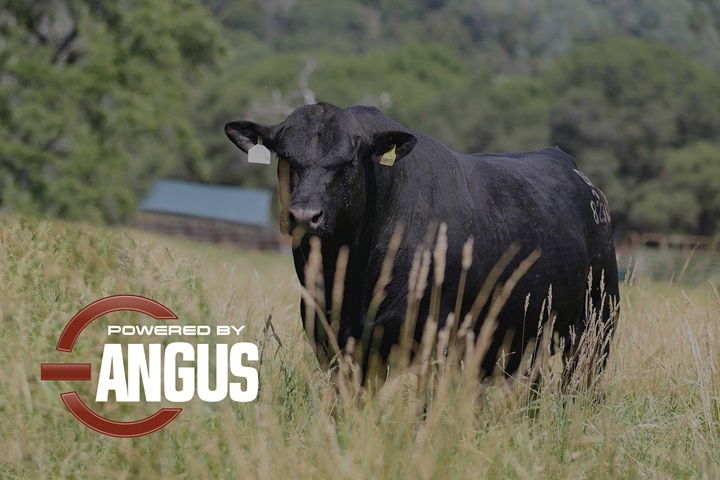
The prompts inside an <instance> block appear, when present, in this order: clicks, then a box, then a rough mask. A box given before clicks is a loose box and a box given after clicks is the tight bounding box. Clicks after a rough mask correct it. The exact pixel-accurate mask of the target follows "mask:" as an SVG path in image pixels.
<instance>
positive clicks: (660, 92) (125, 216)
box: [0, 0, 720, 236]
mask: <svg viewBox="0 0 720 480" xmlns="http://www.w3.org/2000/svg"><path fill="white" fill-rule="evenodd" d="M0 46H1V47H0V72H1V75H2V79H3V80H2V82H0V115H1V116H2V118H3V121H2V122H0V137H2V138H3V139H4V140H3V142H2V143H1V144H0V178H1V180H0V208H2V209H5V210H9V211H14V212H23V213H31V214H34V215H37V214H40V215H43V216H48V215H49V216H55V217H60V218H65V219H71V220H78V219H81V220H86V221H93V222H106V223H114V224H117V223H123V222H126V221H128V220H130V219H131V218H132V216H133V215H134V213H135V211H136V207H137V204H138V201H139V199H140V198H141V197H142V195H144V193H145V192H146V191H147V189H148V188H149V186H150V185H151V183H152V181H153V180H155V179H156V178H158V177H162V176H173V177H179V178H186V179H192V180H197V181H205V182H219V183H230V184H238V185H245V186H252V187H258V186H260V187H269V188H272V187H273V186H274V185H275V182H276V180H275V174H274V169H272V168H263V167H258V166H251V165H248V164H247V162H246V161H245V159H244V157H243V156H242V155H241V154H240V153H239V152H238V151H237V149H235V148H234V147H233V146H232V145H231V144H230V142H228V141H227V139H226V138H225V136H224V135H223V132H222V129H223V125H224V124H225V123H226V122H227V121H230V120H235V119H240V118H246V119H255V120H258V121H262V122H267V123H275V122H278V121H281V120H282V119H283V118H284V116H285V115H287V113H289V112H290V111H292V110H293V109H294V108H296V107H299V106H301V105H303V104H305V103H308V102H314V101H316V100H324V101H328V102H331V103H335V104H338V105H341V106H348V105H352V104H358V103H360V104H369V105H375V106H378V107H379V108H381V109H382V110H383V111H385V112H386V113H388V114H389V115H390V116H392V117H393V118H395V119H397V120H398V121H400V122H402V123H404V124H405V125H407V126H408V127H410V128H413V129H417V130H421V131H425V132H427V133H430V134H431V135H433V136H436V137H437V138H438V139H439V140H441V141H443V142H445V143H447V144H448V145H449V146H451V147H452V148H454V149H456V150H458V151H464V152H470V151H473V152H474V151H518V150H524V149H535V148H542V147H545V146H548V145H559V146H560V147H562V148H563V149H565V150H566V151H568V152H569V153H570V154H572V155H574V156H575V157H576V159H577V161H578V163H579V165H580V167H581V168H582V169H583V170H584V171H585V172H587V173H588V175H589V176H590V178H591V179H592V180H593V181H594V182H595V183H596V184H597V185H598V186H599V187H600V188H601V189H603V191H605V193H606V195H607V197H608V199H609V202H610V206H611V210H612V213H613V217H612V218H613V227H614V230H615V232H616V235H618V236H620V235H622V234H623V232H625V231H626V230H627V229H639V230H645V231H662V232H673V233H697V234H704V235H713V234H715V233H717V232H718V230H719V229H720V225H719V224H718V222H719V221H720V220H719V219H720V200H719V199H720V143H718V142H719V140H718V139H720V117H719V116H718V115H717V112H718V111H720V76H719V75H718V72H720V2H718V1H717V0H662V1H658V0H638V1H633V2H627V1H624V0H553V1H549V0H543V1H537V2H529V1H525V0H512V1H503V2H479V1H476V0H423V1H414V0H366V1H361V0H348V1H342V2H337V1H333V0H303V1H299V0H263V1H260V0H241V1H230V0H202V1H200V0H182V1H176V2H173V1H169V0H159V1H155V2H123V1H121V0H112V1H107V2H96V1H90V0H59V1H54V2H29V1H12V2H7V1H6V2H2V3H0Z"/></svg>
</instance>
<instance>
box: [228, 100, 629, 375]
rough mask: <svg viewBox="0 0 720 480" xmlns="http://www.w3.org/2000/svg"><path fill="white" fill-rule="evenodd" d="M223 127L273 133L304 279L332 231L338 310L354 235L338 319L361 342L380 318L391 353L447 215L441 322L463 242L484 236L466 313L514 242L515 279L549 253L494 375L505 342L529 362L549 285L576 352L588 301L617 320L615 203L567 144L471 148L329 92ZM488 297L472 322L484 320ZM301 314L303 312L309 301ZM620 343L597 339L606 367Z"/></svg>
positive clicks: (516, 301) (328, 283) (531, 281)
mask: <svg viewBox="0 0 720 480" xmlns="http://www.w3.org/2000/svg"><path fill="white" fill-rule="evenodd" d="M225 132H226V134H227V135H228V137H229V138H230V139H231V140H232V141H233V143H235V144H236V145H237V146H238V147H239V148H240V149H242V150H243V151H245V152H247V151H248V150H249V149H250V148H251V147H253V146H254V145H255V144H256V143H257V142H258V137H262V140H263V143H264V145H265V146H267V147H268V148H269V149H271V150H273V151H275V152H276V153H277V155H278V158H279V162H278V174H279V178H280V185H281V188H280V197H281V204H282V206H283V207H284V215H282V216H281V224H282V225H281V227H282V229H283V230H284V231H285V232H288V231H289V232H290V233H291V234H294V236H295V239H296V243H295V245H294V248H293V257H294V261H295V269H296V271H297V275H298V278H299V279H300V282H301V283H303V285H304V284H305V268H306V261H307V259H308V257H309V253H310V241H309V238H310V237H311V236H316V237H319V238H320V239H321V252H322V259H323V260H322V267H323V271H324V276H325V279H326V280H325V282H324V284H325V297H326V298H325V299H324V300H325V302H324V305H326V306H328V307H327V312H325V313H326V315H327V318H331V312H330V306H331V305H333V303H332V286H333V278H334V275H335V269H336V260H337V258H338V253H339V251H340V249H341V247H342V246H347V247H348V248H349V257H348V263H347V273H346V275H345V284H344V296H343V299H342V308H341V310H340V311H341V314H340V318H339V326H336V331H337V343H338V345H339V347H340V348H343V347H344V346H345V345H346V344H347V341H348V339H349V338H351V337H353V338H354V339H355V340H356V341H357V342H360V341H361V340H362V338H363V332H366V333H365V335H366V338H367V331H368V330H370V331H372V330H375V332H377V331H378V330H381V331H382V339H381V341H380V342H379V345H377V344H376V345H375V347H376V348H377V349H378V350H379V352H378V353H379V354H380V356H381V357H382V358H383V359H385V360H386V359H387V358H388V355H389V354H390V353H391V350H392V348H393V346H394V345H397V344H398V343H399V340H400V335H401V327H402V325H403V324H404V322H405V319H406V316H407V305H408V275H409V272H410V271H411V269H412V265H413V261H414V259H415V258H416V252H417V251H418V248H419V247H420V248H422V246H423V245H425V246H426V248H433V243H434V242H435V241H436V240H435V237H434V235H433V236H432V237H431V238H430V244H429V245H428V243H427V242H428V240H427V238H428V231H433V230H432V229H434V230H437V226H438V225H440V224H441V223H444V224H446V225H447V256H446V262H445V274H444V283H443V285H442V290H441V295H440V297H439V316H438V321H439V325H440V327H442V326H443V324H444V322H445V321H446V319H447V318H448V315H449V314H450V313H452V312H454V311H455V308H456V300H457V298H458V289H459V288H460V287H459V279H460V277H461V272H462V259H463V246H464V244H465V243H466V241H467V240H468V239H469V238H471V237H472V238H473V240H474V241H473V244H472V245H473V246H472V264H471V267H470V269H469V271H468V272H467V279H466V282H465V287H464V294H463V296H462V301H461V304H460V307H459V308H460V311H459V313H460V315H459V318H458V320H457V322H458V323H460V322H461V321H462V319H464V318H466V315H467V314H468V312H470V311H471V307H472V305H473V302H474V301H475V299H476V297H477V296H478V293H479V292H480V290H481V286H482V285H483V282H484V280H485V279H486V278H488V275H489V274H490V273H491V271H492V269H493V267H494V266H495V265H496V264H498V262H499V261H500V260H501V258H503V255H504V254H506V252H508V251H511V250H512V249H513V248H515V251H516V255H515V256H514V257H513V258H512V260H511V261H510V263H509V265H507V268H505V269H504V271H503V272H502V274H501V275H500V277H499V278H498V282H497V284H498V285H502V284H504V283H505V282H507V281H508V279H509V278H510V277H511V274H512V272H513V271H514V270H515V269H516V268H517V267H518V266H519V265H520V264H521V262H522V260H523V259H525V258H528V257H529V256H531V255H532V254H533V252H539V253H540V256H539V258H537V260H536V261H535V263H534V264H532V265H531V266H530V268H529V270H528V271H527V272H526V273H525V274H524V275H523V276H522V277H521V278H520V280H519V282H518V283H517V285H516V286H515V287H514V289H513V290H512V293H511V295H510V296H509V298H508V299H507V301H506V303H505V305H504V307H503V308H502V310H501V311H500V312H499V314H498V315H497V326H496V328H495V330H494V334H493V336H492V343H491V345H490V348H489V350H488V351H487V354H486V356H485V359H484V360H483V362H482V364H481V371H482V372H483V374H484V375H490V374H492V373H493V371H494V370H495V369H496V363H497V357H498V354H499V353H500V350H501V349H502V350H503V353H504V363H505V365H504V372H505V374H512V373H513V372H516V371H517V370H518V367H519V366H520V363H521V358H522V355H523V353H524V350H525V349H526V348H527V347H528V344H529V342H530V341H534V340H535V339H536V336H537V334H538V327H539V326H538V323H539V319H541V318H543V316H544V317H545V318H546V319H547V318H548V316H549V315H548V312H545V311H544V310H547V309H548V304H547V300H548V293H549V290H550V289H552V304H551V308H552V312H551V313H552V315H554V317H555V321H554V329H555V332H556V333H557V337H556V338H558V337H559V338H560V339H564V341H563V344H564V345H565V351H564V355H565V357H564V359H567V360H572V358H571V355H573V353H574V352H575V351H576V349H575V348H573V347H571V345H577V344H578V342H579V339H580V338H581V335H582V334H583V332H585V330H586V324H587V323H588V322H589V317H590V314H589V312H596V314H599V317H596V318H598V320H599V324H600V326H601V327H603V328H606V329H607V330H612V327H613V326H614V324H615V321H616V318H617V307H616V305H617V299H618V278H617V263H616V259H615V249H614V246H613V240H612V232H611V227H610V216H609V213H608V208H607V203H606V201H605V197H604V195H603V194H602V193H601V192H600V191H599V190H598V189H597V188H596V187H594V186H593V185H592V184H591V183H590V181H589V180H588V179H587V177H585V176H584V175H583V174H582V173H580V172H579V171H578V170H577V166H576V164H575V161H574V160H573V159H572V158H571V157H570V156H569V155H567V154H566V153H564V152H563V151H562V150H560V149H558V148H547V149H544V150H538V151H532V152H523V153H508V154H469V155H466V154H460V153H457V152H454V151H452V150H450V149H448V148H447V147H445V146H444V145H442V144H441V143H439V142H438V141H436V140H435V139H433V138H432V137H430V136H428V135H425V134H423V133H419V132H414V131H412V130H409V129H407V128H405V127H404V126H402V125H401V124H399V123H397V122H395V121H394V120H392V119H390V118H388V117H387V116H385V115H384V114H383V113H381V112H380V111H378V110H377V109H374V108H369V107H362V106H355V107H350V108H346V109H341V108H339V107H336V106H334V105H330V104H327V103H319V104H317V105H311V106H305V107H302V108H299V109H297V110H296V111H294V112H293V113H292V114H290V115H289V116H288V117H287V119H286V120H285V121H284V122H282V123H279V124H277V125H274V126H268V125H262V124H258V123H254V122H248V121H239V122H231V123H228V124H227V125H226V126H225ZM384 155H385V157H386V158H385V159H383V156H384ZM393 155H394V156H395V159H394V163H393V159H392V156H393ZM388 157H389V158H388ZM387 163H393V164H392V165H386V164H387ZM288 190H289V192H288ZM398 225H401V226H403V235H402V240H401V243H400V244H399V248H398V250H397V254H396V256H395V259H394V264H393V266H392V276H391V280H390V282H389V284H388V285H387V287H386V294H387V296H386V297H385V299H384V300H383V301H382V303H381V304H380V305H379V308H378V309H377V312H376V314H375V315H374V318H370V316H369V315H368V307H369V306H370V304H371V300H372V298H373V291H374V288H375V285H376V283H377V281H378V278H379V277H380V275H381V268H382V264H383V260H384V258H385V256H386V254H387V252H388V246H389V244H390V242H391V237H392V235H393V232H394V231H395V230H396V228H397V226H398ZM517 247H519V250H518V249H517ZM504 258H507V255H505V257H504ZM434 267H435V265H434V262H432V264H431V265H430V268H429V272H428V273H429V279H430V280H429V281H428V282H427V288H426V289H425V291H424V293H422V291H421V295H422V300H421V301H420V302H419V306H418V307H417V308H418V315H417V326H416V329H415V332H414V334H415V340H416V341H418V342H419V341H420V338H421V336H422V332H423V324H424V323H425V321H426V319H427V317H428V314H429V312H430V303H431V300H430V297H431V290H432V288H431V285H432V283H433V281H432V278H433V268H434ZM589 278H591V280H588V279H589ZM320 303H322V302H320ZM489 303H490V302H487V303H486V304H485V305H484V306H483V308H482V310H481V311H480V313H479V315H477V320H476V321H475V322H474V323H475V326H474V330H475V333H476V334H477V333H478V331H479V329H480V327H481V325H482V323H483V319H484V318H485V316H486V315H487V314H488V310H489ZM301 315H302V318H303V323H304V324H305V321H306V308H305V306H304V304H303V303H302V302H301ZM380 327H381V328H380ZM314 331H315V335H314V336H315V351H316V354H317V356H318V359H319V360H320V362H321V364H327V361H328V342H327V338H326V336H325V335H326V332H325V330H324V329H322V328H319V327H318V328H315V329H314ZM371 336H372V335H371ZM571 337H572V338H571ZM573 339H574V341H571V340H573ZM533 344H536V343H535V342H533ZM608 345H609V342H607V344H606V345H604V346H603V347H602V348H600V349H599V350H598V351H597V352H596V354H597V355H599V356H600V358H599V359H598V362H597V364H598V365H599V367H598V369H600V368H602V365H603V364H604V359H605V358H606V356H607V353H608V350H609V347H608ZM367 350H369V349H367ZM330 353H332V352H330ZM365 353H367V351H366V352H365ZM572 363H573V362H572V361H571V362H570V364H572Z"/></svg>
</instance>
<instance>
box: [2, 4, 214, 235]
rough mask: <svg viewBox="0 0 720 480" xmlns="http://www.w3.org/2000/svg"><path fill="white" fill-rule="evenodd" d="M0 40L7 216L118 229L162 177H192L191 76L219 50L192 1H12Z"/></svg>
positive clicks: (196, 147) (195, 152)
mask: <svg viewBox="0 0 720 480" xmlns="http://www.w3.org/2000/svg"><path fill="white" fill-rule="evenodd" d="M0 41H1V42H3V43H4V44H5V47H4V49H3V50H2V53H1V54H0V71H1V72H2V82H0V110H1V111H2V112H3V118H4V121H3V122H2V123H0V137H1V138H2V139H3V141H2V143H0V178H1V179H2V180H1V183H0V202H1V203H2V206H3V207H4V208H11V209H15V210H19V211H23V212H27V213H34V214H45V215H58V216H62V217H65V218H70V219H84V220H90V221H110V222H116V221H120V220H122V219H124V218H127V216H128V215H130V214H131V213H133V211H134V206H135V198H136V195H137V194H139V193H140V192H142V191H143V190H144V189H145V188H146V187H147V184H148V182H150V181H151V180H152V179H153V178H155V177H156V176H157V175H159V174H162V173H166V172H168V171H170V170H172V169H185V170H187V171H191V172H193V171H194V170H195V167H196V165H197V164H198V163H199V161H200V159H201V158H202V154H203V152H202V145H201V143H200V142H199V141H198V139H197V136H196V134H195V131H194V127H193V125H192V123H191V122H190V121H189V118H188V116H187V114H186V111H185V108H186V106H185V96H186V94H187V89H188V85H187V82H186V80H185V79H184V76H185V75H191V74H193V72H194V71H195V70H196V69H197V68H199V67H201V66H202V65H204V64H207V63H208V62H212V61H213V60H214V59H215V58H217V57H218V55H219V54H220V45H221V44H220V37H219V31H218V29H217V27H216V25H215V24H214V22H213V21H212V20H211V18H210V17H209V16H208V15H206V14H205V13H204V11H203V9H202V7H200V6H199V5H198V4H197V3H196V2H195V1H193V0H183V1H179V2H178V1H170V0H166V1H154V2H149V1H148V2H136V3H134V4H132V5H127V4H126V3H125V2H119V1H114V2H102V3H99V2H93V1H81V0H67V1H63V2H43V3H35V2H22V1H13V2H9V1H5V2H3V3H2V4H0Z"/></svg>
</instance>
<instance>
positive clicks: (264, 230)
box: [135, 179, 279, 249]
mask: <svg viewBox="0 0 720 480" xmlns="http://www.w3.org/2000/svg"><path fill="white" fill-rule="evenodd" d="M271 203H272V198H271V193H270V192H269V191H268V190H261V189H251V188H241V187H235V186H227V185H211V184H204V183H194V182H187V181H182V180H168V179H162V180H158V181H156V182H155V184H154V185H153V187H152V188H151V189H150V191H149V193H148V194H147V196H146V197H145V198H144V200H143V201H142V202H141V204H140V208H139V212H138V215H137V219H136V222H135V226H136V227H138V228H140V229H143V230H148V231H153V232H157V233H162V234H165V235H179V236H184V237H188V238H192V239H195V240H199V241H204V242H212V243H226V244H232V245H235V246H239V247H245V248H258V249H277V248H278V246H279V245H278V232H277V227H276V226H275V225H274V222H271V218H270V211H271V210H270V208H271Z"/></svg>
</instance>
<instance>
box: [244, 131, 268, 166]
mask: <svg viewBox="0 0 720 480" xmlns="http://www.w3.org/2000/svg"><path fill="white" fill-rule="evenodd" d="M248 162H250V163H262V164H263V165H270V150H268V149H267V147H266V146H265V145H263V143H262V137H261V136H259V135H258V143H257V145H255V146H254V147H252V148H251V149H250V150H248Z"/></svg>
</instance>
